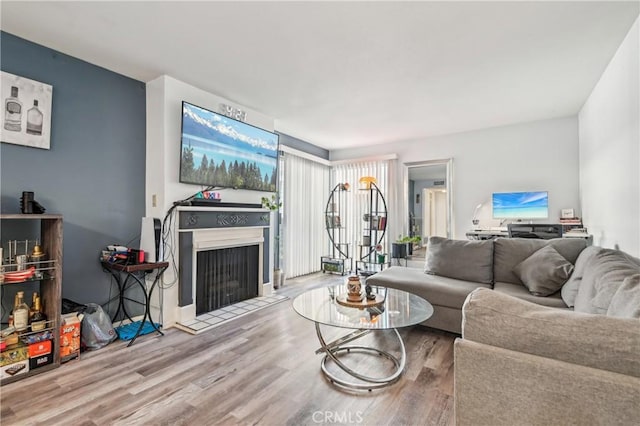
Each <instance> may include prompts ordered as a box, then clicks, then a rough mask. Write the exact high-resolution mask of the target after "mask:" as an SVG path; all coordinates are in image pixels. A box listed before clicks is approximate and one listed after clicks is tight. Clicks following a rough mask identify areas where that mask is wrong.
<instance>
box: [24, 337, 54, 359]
mask: <svg viewBox="0 0 640 426" xmlns="http://www.w3.org/2000/svg"><path fill="white" fill-rule="evenodd" d="M50 353H51V340H43V341H42V342H38V343H32V344H30V345H29V358H35V357H38V356H41V355H46V354H50Z"/></svg>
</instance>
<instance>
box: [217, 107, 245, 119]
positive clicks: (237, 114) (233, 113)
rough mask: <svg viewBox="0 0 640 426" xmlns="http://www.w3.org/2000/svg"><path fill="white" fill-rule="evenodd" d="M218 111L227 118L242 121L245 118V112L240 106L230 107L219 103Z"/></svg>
mask: <svg viewBox="0 0 640 426" xmlns="http://www.w3.org/2000/svg"><path fill="white" fill-rule="evenodd" d="M220 112H221V113H222V115H225V116H227V117H229V118H233V119H235V120H238V121H242V122H244V121H245V120H246V119H247V112H246V111H243V110H241V109H240V108H235V107H232V106H231V105H227V104H220Z"/></svg>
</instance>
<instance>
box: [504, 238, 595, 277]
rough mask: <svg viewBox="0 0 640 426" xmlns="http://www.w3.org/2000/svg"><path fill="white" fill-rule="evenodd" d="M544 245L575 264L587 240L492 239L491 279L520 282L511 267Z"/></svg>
mask: <svg viewBox="0 0 640 426" xmlns="http://www.w3.org/2000/svg"><path fill="white" fill-rule="evenodd" d="M546 245H551V246H553V248H555V249H556V250H557V251H558V253H560V254H561V255H562V257H564V258H565V259H567V260H568V261H569V262H570V263H572V264H575V263H576V259H577V258H578V255H579V254H580V252H581V251H582V250H584V248H585V247H586V246H587V241H586V240H585V239H584V238H554V239H553V240H535V239H529V238H497V239H495V240H494V249H493V279H494V280H495V281H500V282H504V283H513V284H522V280H521V279H520V278H519V277H518V276H517V275H516V274H515V273H514V271H513V269H514V268H515V267H516V265H517V264H519V263H520V262H522V261H523V260H525V259H526V258H527V257H529V256H531V255H532V254H533V253H534V252H536V251H537V250H540V249H541V248H542V247H544V246H546Z"/></svg>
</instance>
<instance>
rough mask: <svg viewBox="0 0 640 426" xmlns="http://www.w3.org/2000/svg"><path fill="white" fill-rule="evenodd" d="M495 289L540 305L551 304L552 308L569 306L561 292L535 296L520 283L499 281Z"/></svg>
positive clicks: (494, 286)
mask: <svg viewBox="0 0 640 426" xmlns="http://www.w3.org/2000/svg"><path fill="white" fill-rule="evenodd" d="M493 289H494V290H495V291H497V292H498V293H502V294H508V295H509V296H513V297H517V298H518V299H523V300H526V301H528V302H532V303H537V304H538V305H543V306H549V307H551V308H567V305H565V304H564V301H563V300H562V297H561V296H560V292H559V291H558V292H556V293H553V294H552V295H550V296H545V297H543V296H534V295H533V294H531V293H530V292H529V290H527V288H526V287H524V286H522V285H520V284H511V283H500V282H497V283H495V284H494V285H493Z"/></svg>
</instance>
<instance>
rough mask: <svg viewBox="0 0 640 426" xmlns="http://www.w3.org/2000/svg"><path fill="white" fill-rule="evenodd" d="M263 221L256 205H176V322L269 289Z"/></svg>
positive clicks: (265, 222)
mask: <svg viewBox="0 0 640 426" xmlns="http://www.w3.org/2000/svg"><path fill="white" fill-rule="evenodd" d="M221 204H224V203H221ZM269 223H270V215H269V212H268V211H265V210H264V209H262V208H242V207H241V208H233V209H231V208H224V207H222V206H221V207H218V208H197V207H180V208H179V227H178V253H179V262H178V276H179V281H178V283H179V284H178V291H177V293H178V294H177V296H178V310H177V322H178V323H185V322H188V321H192V320H193V319H194V318H195V317H196V316H197V315H201V314H203V313H206V312H211V311H213V310H216V309H219V308H222V307H224V306H227V305H231V304H234V303H237V302H240V301H241V300H246V299H250V298H254V297H257V296H265V295H268V294H270V293H271V283H270V279H269V278H270V275H269V272H270V270H271V266H270V255H269Z"/></svg>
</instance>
